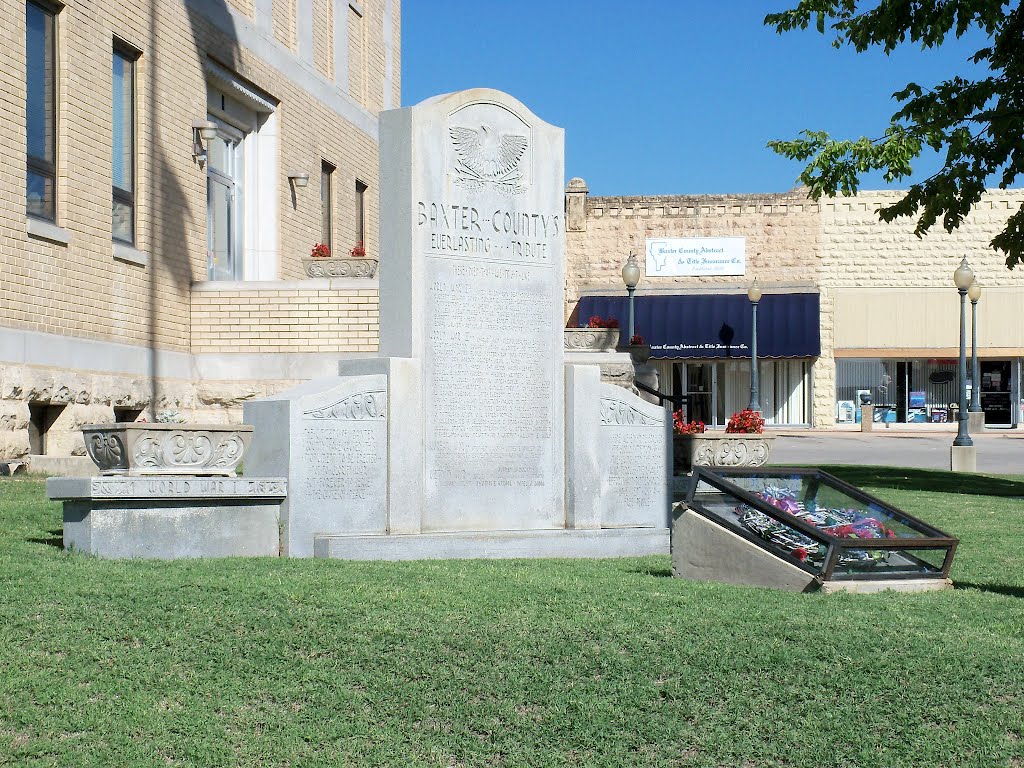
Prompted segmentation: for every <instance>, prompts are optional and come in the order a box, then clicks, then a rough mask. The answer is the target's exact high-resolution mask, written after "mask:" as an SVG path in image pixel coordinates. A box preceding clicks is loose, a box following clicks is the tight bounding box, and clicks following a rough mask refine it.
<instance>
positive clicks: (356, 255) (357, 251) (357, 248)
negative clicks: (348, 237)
mask: <svg viewBox="0 0 1024 768" xmlns="http://www.w3.org/2000/svg"><path fill="white" fill-rule="evenodd" d="M349 255H350V256H351V257H352V258H353V259H361V258H363V257H364V256H366V249H365V248H363V241H362V240H360V241H359V242H358V243H356V244H355V245H353V246H352V250H351V251H349Z"/></svg>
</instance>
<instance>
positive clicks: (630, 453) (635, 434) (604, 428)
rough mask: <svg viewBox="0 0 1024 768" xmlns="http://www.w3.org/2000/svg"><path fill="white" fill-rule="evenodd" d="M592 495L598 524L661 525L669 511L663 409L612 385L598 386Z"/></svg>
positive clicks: (665, 415) (668, 426)
mask: <svg viewBox="0 0 1024 768" xmlns="http://www.w3.org/2000/svg"><path fill="white" fill-rule="evenodd" d="M600 391H601V400H600V416H599V418H600V428H599V435H600V437H599V441H600V445H601V451H600V463H601V466H602V469H601V471H602V475H603V481H602V489H601V490H602V493H601V495H600V497H599V499H598V506H599V508H600V509H601V514H600V520H601V526H602V527H604V528H616V527H623V526H641V527H647V526H652V527H665V526H667V525H668V515H669V504H670V498H671V497H670V494H669V480H670V466H669V457H670V456H671V453H670V450H669V448H670V445H671V443H670V440H671V431H670V429H671V422H670V420H669V416H668V412H667V411H666V410H665V409H664V408H662V407H661V406H657V405H653V404H651V403H648V402H647V401H645V400H643V399H641V398H639V397H637V396H636V395H634V394H633V393H632V392H628V391H626V390H624V389H623V388H622V387H616V386H615V385H613V384H604V383H602V384H601V390H600Z"/></svg>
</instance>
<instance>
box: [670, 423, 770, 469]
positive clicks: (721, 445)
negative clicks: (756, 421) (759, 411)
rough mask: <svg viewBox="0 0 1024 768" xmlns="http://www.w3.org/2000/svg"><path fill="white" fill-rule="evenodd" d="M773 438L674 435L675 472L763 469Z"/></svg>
mask: <svg viewBox="0 0 1024 768" xmlns="http://www.w3.org/2000/svg"><path fill="white" fill-rule="evenodd" d="M774 440H775V436H774V435H766V434H764V433H762V434H760V435H751V434H730V433H726V432H703V433H701V434H697V435H672V473H673V474H675V475H680V474H685V473H687V472H689V471H691V470H692V469H693V468H694V467H695V466H696V467H760V466H762V465H763V464H766V463H767V462H768V454H770V453H771V450H772V442H773V441H774Z"/></svg>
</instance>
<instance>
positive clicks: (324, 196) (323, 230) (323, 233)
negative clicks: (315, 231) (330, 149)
mask: <svg viewBox="0 0 1024 768" xmlns="http://www.w3.org/2000/svg"><path fill="white" fill-rule="evenodd" d="M333 173H334V166H333V165H331V164H330V163H328V162H327V161H326V160H324V161H322V162H321V163H320V242H321V243H323V244H324V245H326V246H327V247H328V248H330V249H333V243H332V242H331V232H332V231H333V229H332V223H331V179H332V174H333ZM331 253H332V255H333V253H334V252H333V250H332V251H331Z"/></svg>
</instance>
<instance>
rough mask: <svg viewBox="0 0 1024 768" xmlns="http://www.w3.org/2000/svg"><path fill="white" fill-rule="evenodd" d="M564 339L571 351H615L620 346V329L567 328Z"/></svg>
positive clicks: (566, 346)
mask: <svg viewBox="0 0 1024 768" xmlns="http://www.w3.org/2000/svg"><path fill="white" fill-rule="evenodd" d="M562 339H563V341H564V342H565V348H566V349H567V350H569V351H570V352H614V351H615V348H616V347H617V346H619V329H618V328H566V329H565V332H564V333H563V334H562Z"/></svg>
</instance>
